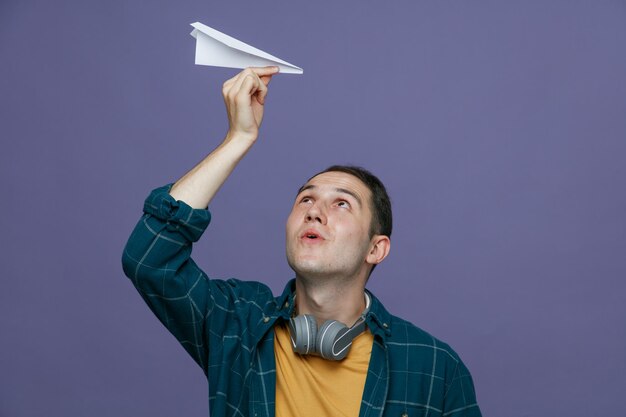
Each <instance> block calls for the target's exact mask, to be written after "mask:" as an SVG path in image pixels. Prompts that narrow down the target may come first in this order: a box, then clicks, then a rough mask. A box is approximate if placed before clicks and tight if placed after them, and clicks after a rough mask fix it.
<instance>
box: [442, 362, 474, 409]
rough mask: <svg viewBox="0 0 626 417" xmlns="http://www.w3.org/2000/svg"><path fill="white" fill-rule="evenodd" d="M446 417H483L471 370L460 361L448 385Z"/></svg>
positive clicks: (445, 397) (445, 396)
mask: <svg viewBox="0 0 626 417" xmlns="http://www.w3.org/2000/svg"><path fill="white" fill-rule="evenodd" d="M442 416H444V417H481V416H482V414H481V412H480V408H479V407H478V403H477V402H476V391H475V390H474V382H473V381H472V376H471V375H470V373H469V370H468V369H467V368H466V367H465V365H464V364H463V362H462V361H461V360H460V359H459V361H458V363H457V365H456V367H455V369H454V373H453V376H452V378H451V379H450V380H449V381H448V382H447V384H446V392H445V395H444V409H443V413H442Z"/></svg>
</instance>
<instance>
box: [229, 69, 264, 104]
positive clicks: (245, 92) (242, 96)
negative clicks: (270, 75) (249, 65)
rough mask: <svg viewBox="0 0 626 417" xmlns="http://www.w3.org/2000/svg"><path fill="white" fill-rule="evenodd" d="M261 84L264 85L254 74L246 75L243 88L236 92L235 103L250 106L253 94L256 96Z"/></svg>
mask: <svg viewBox="0 0 626 417" xmlns="http://www.w3.org/2000/svg"><path fill="white" fill-rule="evenodd" d="M259 84H262V83H261V82H260V81H259V80H258V79H257V78H255V77H254V75H253V74H248V75H246V76H245V77H244V78H243V80H242V81H241V87H240V88H239V90H238V91H236V95H235V102H236V103H237V104H238V105H241V104H244V105H249V103H250V100H251V97H252V94H254V93H255V92H256V91H257V89H258V87H259Z"/></svg>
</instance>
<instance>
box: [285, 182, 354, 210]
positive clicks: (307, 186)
mask: <svg viewBox="0 0 626 417" xmlns="http://www.w3.org/2000/svg"><path fill="white" fill-rule="evenodd" d="M315 188H317V187H316V186H315V185H313V184H305V185H303V186H302V187H300V189H299V190H298V194H297V195H300V193H302V192H303V191H306V190H312V189H315ZM335 191H336V192H338V193H343V194H348V195H349V196H352V198H354V199H355V200H356V202H357V203H358V204H359V206H363V202H362V201H361V198H360V197H359V196H358V195H356V194H355V193H354V192H352V191H350V190H348V189H346V188H340V187H338V188H335Z"/></svg>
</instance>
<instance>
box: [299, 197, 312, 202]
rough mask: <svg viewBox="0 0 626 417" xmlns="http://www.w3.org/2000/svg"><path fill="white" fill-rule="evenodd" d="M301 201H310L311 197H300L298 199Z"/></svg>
mask: <svg viewBox="0 0 626 417" xmlns="http://www.w3.org/2000/svg"><path fill="white" fill-rule="evenodd" d="M300 202H301V203H310V202H311V197H302V198H301V199H300Z"/></svg>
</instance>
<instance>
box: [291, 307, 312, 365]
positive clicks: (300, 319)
mask: <svg viewBox="0 0 626 417" xmlns="http://www.w3.org/2000/svg"><path fill="white" fill-rule="evenodd" d="M289 336H290V337H291V346H292V347H293V350H294V352H296V353H299V354H301V355H308V354H309V353H315V352H316V349H315V340H316V339H317V322H316V321H315V317H313V316H312V315H310V314H304V315H301V316H297V317H293V318H291V319H289Z"/></svg>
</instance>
